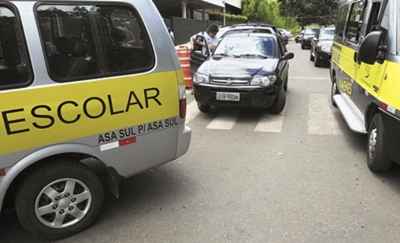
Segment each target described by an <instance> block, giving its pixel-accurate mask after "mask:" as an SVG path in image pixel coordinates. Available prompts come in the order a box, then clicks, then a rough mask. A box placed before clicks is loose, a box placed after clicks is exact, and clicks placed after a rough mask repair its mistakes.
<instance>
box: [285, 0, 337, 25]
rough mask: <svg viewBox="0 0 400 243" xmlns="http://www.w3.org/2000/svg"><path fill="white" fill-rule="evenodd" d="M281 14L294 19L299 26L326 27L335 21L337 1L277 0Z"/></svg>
mask: <svg viewBox="0 0 400 243" xmlns="http://www.w3.org/2000/svg"><path fill="white" fill-rule="evenodd" d="M278 1H279V2H280V10H281V13H282V14H283V15H285V16H292V17H294V18H296V20H297V21H298V22H299V24H300V25H301V26H306V25H309V24H313V23H316V24H321V25H328V24H332V23H334V21H335V18H336V13H337V7H338V0H278Z"/></svg>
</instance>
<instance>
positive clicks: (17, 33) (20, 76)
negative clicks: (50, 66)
mask: <svg viewBox="0 0 400 243" xmlns="http://www.w3.org/2000/svg"><path fill="white" fill-rule="evenodd" d="M32 77H33V75H32V69H31V67H30V62H29V60H28V55H27V48H26V44H25V39H24V36H23V32H22V28H21V23H20V21H19V19H18V17H17V16H16V14H15V13H14V12H13V11H12V10H11V9H9V8H7V7H2V6H0V89H8V88H15V87H21V86H26V85H28V84H29V83H30V81H31V80H32Z"/></svg>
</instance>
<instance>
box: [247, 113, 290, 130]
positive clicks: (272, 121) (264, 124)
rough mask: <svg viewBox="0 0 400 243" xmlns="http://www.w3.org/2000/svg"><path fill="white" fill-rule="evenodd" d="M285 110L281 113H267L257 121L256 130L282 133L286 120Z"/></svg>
mask: <svg viewBox="0 0 400 243" xmlns="http://www.w3.org/2000/svg"><path fill="white" fill-rule="evenodd" d="M285 113H286V112H285V111H283V112H282V114H280V115H272V114H265V115H264V116H262V117H261V119H260V121H259V122H258V123H257V126H256V128H255V129H254V131H255V132H266V133H267V132H269V133H280V132H282V128H283V122H284V120H285Z"/></svg>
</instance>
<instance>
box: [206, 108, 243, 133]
mask: <svg viewBox="0 0 400 243" xmlns="http://www.w3.org/2000/svg"><path fill="white" fill-rule="evenodd" d="M237 119H238V113H237V112H235V113H232V114H221V115H218V117H216V118H214V119H213V120H212V121H211V122H210V123H209V124H208V126H207V129H211V130H231V129H232V128H233V127H234V126H235V123H236V121H237Z"/></svg>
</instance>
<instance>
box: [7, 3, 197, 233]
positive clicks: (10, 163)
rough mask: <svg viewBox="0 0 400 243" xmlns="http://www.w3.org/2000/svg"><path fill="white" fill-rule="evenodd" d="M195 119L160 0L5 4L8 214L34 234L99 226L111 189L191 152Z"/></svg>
mask: <svg viewBox="0 0 400 243" xmlns="http://www.w3.org/2000/svg"><path fill="white" fill-rule="evenodd" d="M185 113H186V97H185V87H184V83H183V76H182V72H181V70H180V66H179V62H178V60H177V57H176V54H175V49H174V46H173V44H172V42H171V40H170V38H169V35H168V31H167V29H166V27H165V25H164V23H163V21H162V18H161V16H160V14H159V13H158V11H157V9H156V7H155V6H154V4H153V2H152V1H151V0H107V1H101V0H100V1H98V0H97V1H82V0H79V1H60V0H58V1H33V0H24V1H1V2H0V120H1V121H0V209H4V208H5V207H7V206H12V207H15V209H16V212H17V216H18V218H19V220H20V222H21V224H22V226H23V227H24V228H25V229H27V230H29V231H30V232H32V233H34V234H37V235H39V236H41V237H45V238H49V239H57V238H63V237H66V236H69V235H71V234H74V233H76V232H79V231H81V230H82V229H84V228H85V227H88V226H89V225H91V224H92V223H93V222H94V220H95V219H96V217H97V216H98V214H99V213H100V211H101V206H102V202H103V198H104V191H105V190H104V187H108V188H109V189H110V190H111V191H112V192H113V193H114V194H115V195H117V196H118V181H119V178H126V177H129V176H132V175H135V174H137V173H139V172H142V171H144V170H147V169H149V168H152V167H155V166H158V165H161V164H163V163H165V162H168V161H172V160H174V159H176V158H178V157H180V156H182V155H183V154H184V153H185V152H186V151H187V149H188V147H189V143H190V138H191V131H190V129H189V128H187V127H186V126H185ZM100 175H104V176H100Z"/></svg>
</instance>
